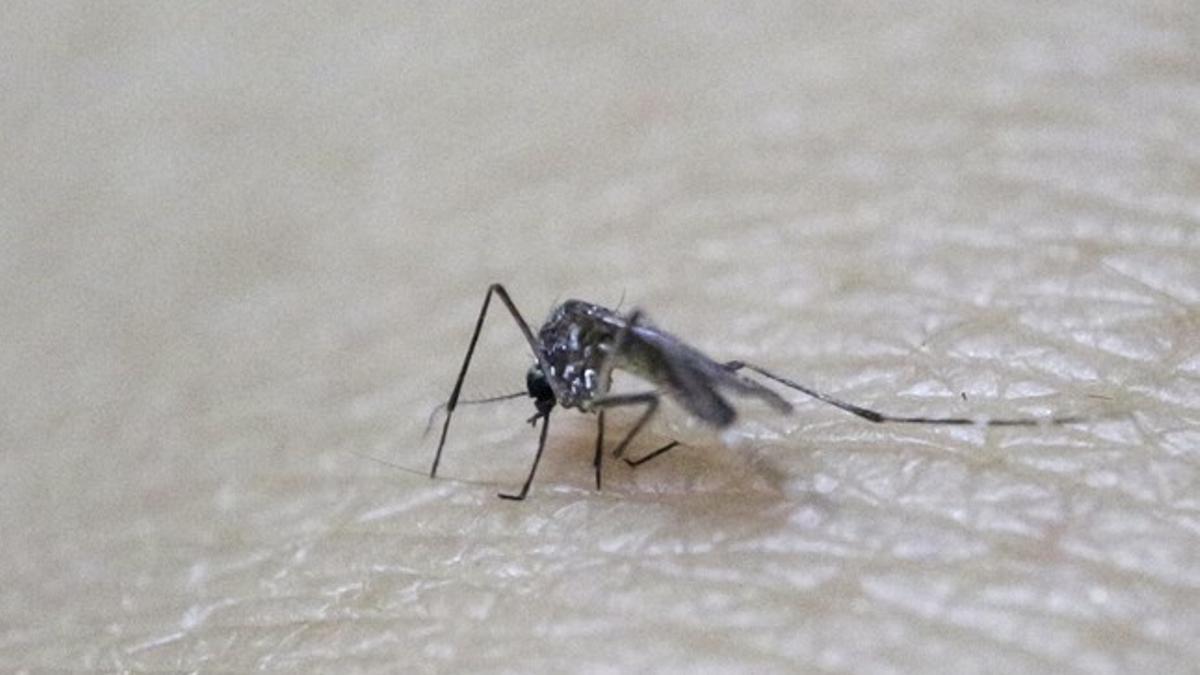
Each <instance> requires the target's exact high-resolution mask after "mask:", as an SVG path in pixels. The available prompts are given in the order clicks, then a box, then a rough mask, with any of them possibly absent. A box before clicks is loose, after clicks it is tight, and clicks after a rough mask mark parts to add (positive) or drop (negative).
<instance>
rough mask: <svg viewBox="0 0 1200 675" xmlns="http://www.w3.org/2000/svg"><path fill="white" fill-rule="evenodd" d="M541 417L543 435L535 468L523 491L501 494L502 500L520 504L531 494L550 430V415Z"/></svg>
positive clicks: (536, 455) (531, 469) (533, 467)
mask: <svg viewBox="0 0 1200 675" xmlns="http://www.w3.org/2000/svg"><path fill="white" fill-rule="evenodd" d="M539 417H541V418H542V433H541V435H540V436H538V448H537V454H535V455H534V456H533V466H532V467H531V468H530V469H529V476H528V477H527V478H526V479H525V485H524V486H523V487H522V488H521V491H520V492H519V493H517V494H515V495H510V494H505V493H503V492H501V493H500V498H501V499H511V500H513V501H518V502H519V501H521V500H523V499H525V495H528V494H529V486H530V485H533V476H534V474H536V473H537V468H538V462H540V461H542V451H543V450H545V449H546V433H547V432H548V431H549V429H550V413H545V414H543V415H539ZM534 420H535V421H536V420H537V418H536V417H535V418H534Z"/></svg>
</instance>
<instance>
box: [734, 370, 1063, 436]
mask: <svg viewBox="0 0 1200 675" xmlns="http://www.w3.org/2000/svg"><path fill="white" fill-rule="evenodd" d="M725 368H726V369H728V370H731V371H736V370H741V369H742V368H746V369H748V370H753V371H754V372H756V373H758V374H759V375H762V376H763V377H765V378H767V379H769V380H774V381H775V382H778V383H779V384H782V385H784V386H785V387H791V388H792V389H795V390H796V391H799V392H803V393H805V394H807V395H809V396H811V397H813V398H815V399H817V400H818V401H821V402H822V403H827V404H829V405H831V406H834V407H835V408H841V409H842V410H845V411H846V412H848V413H850V414H852V415H857V416H859V417H861V418H863V419H865V420H867V421H869V422H875V423H877V424H883V423H893V424H940V425H947V426H972V425H980V426H988V427H1037V426H1043V425H1062V424H1076V423H1078V422H1083V421H1085V419H1084V418H1082V417H1051V418H1048V419H1035V418H1032V417H1018V418H1001V419H972V418H970V417H906V416H902V415H889V414H887V413H882V412H879V411H877V410H871V409H870V408H864V407H862V406H858V405H854V404H853V403H847V402H846V401H843V400H841V399H838V398H834V397H833V396H830V395H829V394H823V393H821V392H819V391H817V390H815V389H812V388H809V387H806V386H804V385H802V384H800V383H799V382H795V381H793V380H789V379H788V378H786V377H783V376H781V375H776V374H774V373H772V372H770V371H768V370H766V369H764V368H760V367H758V366H756V365H754V364H752V363H745V362H743V361H730V362H729V363H726V364H725Z"/></svg>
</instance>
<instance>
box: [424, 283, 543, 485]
mask: <svg viewBox="0 0 1200 675" xmlns="http://www.w3.org/2000/svg"><path fill="white" fill-rule="evenodd" d="M493 293H494V294H496V295H498V296H500V301H501V302H503V303H504V306H505V307H507V308H508V311H509V313H510V314H512V317H513V320H514V321H516V322H517V327H518V328H520V329H521V333H522V334H523V335H524V336H525V340H526V341H528V342H529V348H530V349H532V350H533V354H534V356H535V357H537V360H538V363H539V364H540V365H541V366H542V369H543V371H544V372H548V370H547V365H546V363H545V361H546V359H545V357H544V356H543V355H542V350H541V347H540V346H539V345H538V341H537V339H536V338H534V336H533V331H531V330H530V329H529V324H527V323H525V319H524V318H523V317H522V316H521V313H520V312H519V311H517V306H516V305H514V304H513V301H512V299H511V298H509V297H508V291H506V290H504V287H503V286H501V285H500V284H492V285H491V286H488V290H487V295H485V296H484V298H483V307H482V308H481V309H480V310H479V318H478V319H477V320H476V321H475V332H473V333H471V343H470V344H469V345H468V346H467V355H466V357H464V358H463V364H462V369H461V370H459V371H458V379H457V380H455V381H454V390H453V391H451V392H450V400H449V401H447V402H446V421H445V422H444V423H443V424H442V437H441V440H439V441H438V447H437V454H435V455H434V456H433V466H432V467H431V468H430V469H429V477H430V478H433V477H435V476H437V470H438V464H439V463H440V462H441V461H442V448H443V447H444V446H445V445H446V434H447V433H449V431H450V418H451V417H452V416H453V415H454V409H455V408H456V407H458V395H459V394H461V393H462V386H463V380H465V379H466V378H467V368H469V367H470V365H471V356H472V355H473V354H474V353H475V343H477V342H479V332H480V331H481V330H483V319H484V318H485V317H486V316H487V311H488V305H489V304H490V303H491V302H492V294H493Z"/></svg>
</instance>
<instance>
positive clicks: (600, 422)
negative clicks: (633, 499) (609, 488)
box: [592, 410, 604, 492]
mask: <svg viewBox="0 0 1200 675" xmlns="http://www.w3.org/2000/svg"><path fill="white" fill-rule="evenodd" d="M603 461H604V411H603V410H601V411H600V412H599V413H598V414H597V415H596V456H595V457H594V458H593V459H592V465H593V466H595V467H596V491H597V492H598V491H599V490H600V465H601V464H602V463H603Z"/></svg>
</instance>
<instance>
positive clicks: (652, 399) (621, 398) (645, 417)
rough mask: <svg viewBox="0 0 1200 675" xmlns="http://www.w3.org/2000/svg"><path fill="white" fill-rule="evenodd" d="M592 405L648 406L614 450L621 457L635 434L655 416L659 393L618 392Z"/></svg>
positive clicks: (602, 406)
mask: <svg viewBox="0 0 1200 675" xmlns="http://www.w3.org/2000/svg"><path fill="white" fill-rule="evenodd" d="M591 405H592V407H594V408H618V407H621V406H629V405H644V406H646V409H645V410H644V411H643V412H642V415H641V417H639V418H638V419H637V422H634V423H633V428H632V429H630V430H629V433H627V434H625V438H623V439H622V440H621V442H620V443H618V444H617V447H616V448H615V449H614V450H613V453H612V454H613V457H617V458H620V457H621V455H623V454H625V448H626V447H628V446H629V442H630V441H632V440H633V438H634V436H637V435H638V432H640V431H641V430H642V427H644V426H646V423H647V422H649V421H650V418H651V417H653V416H654V413H655V412H656V411H657V410H658V394H656V393H654V392H646V393H644V394H618V395H615V396H605V397H604V398H600V399H596V400H594V401H592V403H591Z"/></svg>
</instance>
